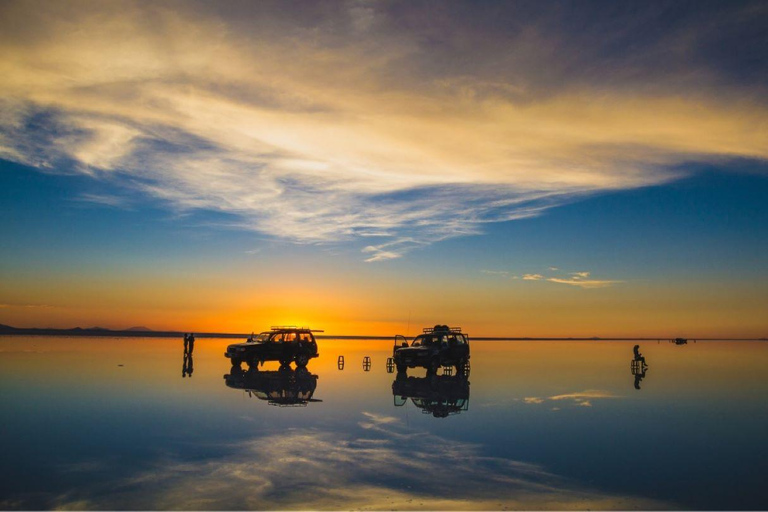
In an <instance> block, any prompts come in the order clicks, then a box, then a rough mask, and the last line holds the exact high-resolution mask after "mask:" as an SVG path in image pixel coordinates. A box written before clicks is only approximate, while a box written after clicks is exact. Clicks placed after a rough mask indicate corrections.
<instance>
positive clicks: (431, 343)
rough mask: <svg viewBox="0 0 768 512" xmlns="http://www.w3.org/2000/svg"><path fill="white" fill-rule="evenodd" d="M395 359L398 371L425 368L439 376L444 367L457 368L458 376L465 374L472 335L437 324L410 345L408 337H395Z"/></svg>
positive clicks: (393, 353) (456, 328)
mask: <svg viewBox="0 0 768 512" xmlns="http://www.w3.org/2000/svg"><path fill="white" fill-rule="evenodd" d="M392 358H393V359H394V362H395V366H396V367H397V371H398V372H405V371H406V370H407V369H408V368H416V367H422V368H426V369H427V372H428V373H436V372H437V369H438V368H440V367H441V366H455V367H456V374H457V375H462V374H463V373H464V372H465V371H466V368H467V365H468V364H469V336H467V335H466V334H464V333H462V332H461V327H448V326H447V325H436V326H434V327H428V328H426V329H424V331H423V334H420V335H419V336H416V338H415V339H414V340H413V342H412V343H411V345H410V346H408V341H407V340H406V339H405V336H401V335H399V334H398V335H397V336H395V346H394V348H393V350H392Z"/></svg>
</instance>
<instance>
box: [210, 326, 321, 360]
mask: <svg viewBox="0 0 768 512" xmlns="http://www.w3.org/2000/svg"><path fill="white" fill-rule="evenodd" d="M315 332H323V331H313V330H311V329H309V328H307V327H301V328H297V327H272V330H271V331H266V332H262V333H261V334H259V335H258V336H253V335H251V336H250V337H249V338H248V341H246V342H245V343H235V344H233V345H230V346H228V347H227V351H226V352H225V353H224V356H226V357H228V358H229V359H230V360H231V361H232V366H240V365H241V364H242V363H247V364H248V366H249V367H250V368H252V369H256V368H258V365H259V364H264V362H265V361H280V364H281V365H282V366H288V365H290V364H291V362H293V361H296V367H297V368H303V367H305V366H307V363H309V360H310V359H312V358H313V357H317V356H318V352H317V342H316V341H315V336H314V334H312V333H315Z"/></svg>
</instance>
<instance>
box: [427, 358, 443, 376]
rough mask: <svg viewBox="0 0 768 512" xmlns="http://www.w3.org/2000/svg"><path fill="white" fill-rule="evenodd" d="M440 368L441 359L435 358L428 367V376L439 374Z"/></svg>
mask: <svg viewBox="0 0 768 512" xmlns="http://www.w3.org/2000/svg"><path fill="white" fill-rule="evenodd" d="M438 368H440V359H439V358H437V357H435V358H433V359H432V360H431V361H430V362H429V366H428V367H427V374H431V375H435V374H437V369H438Z"/></svg>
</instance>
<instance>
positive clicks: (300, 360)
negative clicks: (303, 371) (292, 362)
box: [296, 354, 309, 368]
mask: <svg viewBox="0 0 768 512" xmlns="http://www.w3.org/2000/svg"><path fill="white" fill-rule="evenodd" d="M308 363H309V356H308V355H307V354H299V355H297V356H296V368H304V367H305V366H307V364H308Z"/></svg>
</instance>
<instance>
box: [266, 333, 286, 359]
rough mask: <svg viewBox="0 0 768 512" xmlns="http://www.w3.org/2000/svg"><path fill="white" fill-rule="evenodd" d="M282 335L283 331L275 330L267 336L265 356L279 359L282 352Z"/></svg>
mask: <svg viewBox="0 0 768 512" xmlns="http://www.w3.org/2000/svg"><path fill="white" fill-rule="evenodd" d="M283 336H284V333H282V332H276V333H274V334H272V335H271V336H270V338H269V342H268V343H266V345H267V356H268V358H269V359H272V360H276V359H279V358H280V356H281V355H282V353H283Z"/></svg>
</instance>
